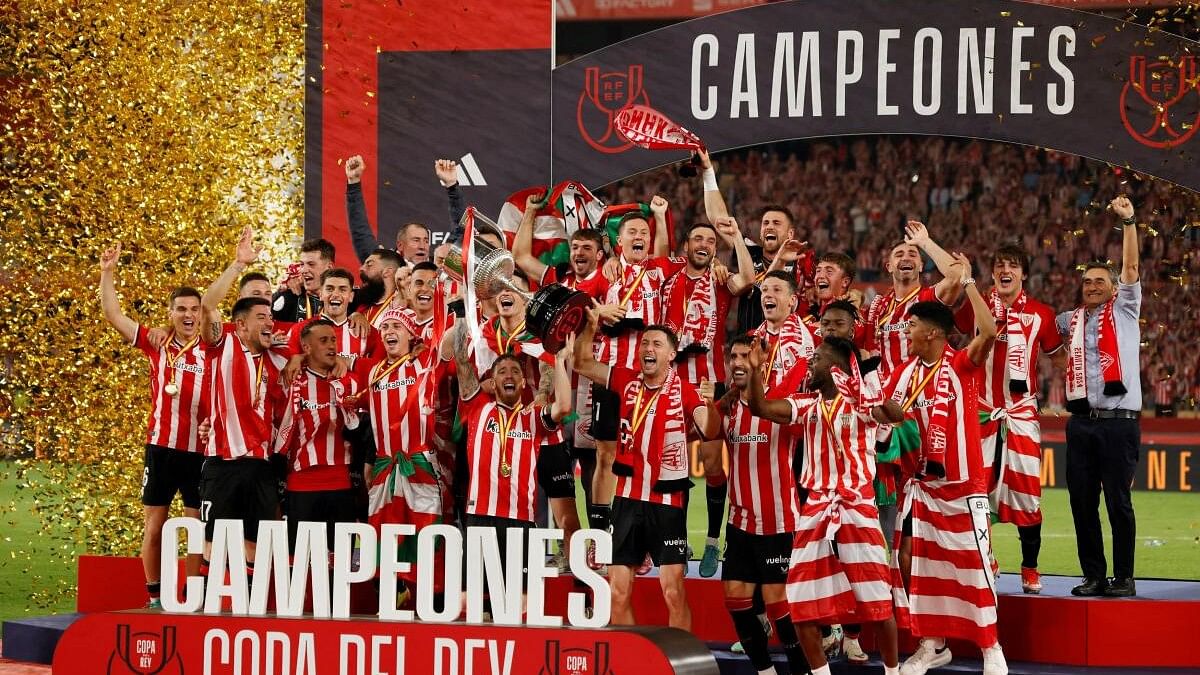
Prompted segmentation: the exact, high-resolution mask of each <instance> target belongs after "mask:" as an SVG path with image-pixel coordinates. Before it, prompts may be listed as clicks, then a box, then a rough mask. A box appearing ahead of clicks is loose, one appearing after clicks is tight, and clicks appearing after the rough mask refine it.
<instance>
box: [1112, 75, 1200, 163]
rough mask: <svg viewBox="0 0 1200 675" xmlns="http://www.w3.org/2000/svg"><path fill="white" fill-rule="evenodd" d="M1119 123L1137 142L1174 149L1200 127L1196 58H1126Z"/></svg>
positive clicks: (1199, 76)
mask: <svg viewBox="0 0 1200 675" xmlns="http://www.w3.org/2000/svg"><path fill="white" fill-rule="evenodd" d="M1121 122H1122V123H1123V124H1124V125H1125V130H1126V131H1128V132H1129V135H1130V136H1132V137H1133V139H1134V140H1136V141H1137V142H1138V143H1141V144H1142V145H1145V146H1148V147H1151V148H1173V147H1175V146H1177V145H1180V144H1182V143H1185V142H1187V141H1188V140H1189V139H1191V137H1192V136H1194V135H1195V134H1196V130H1197V129H1200V75H1197V73H1196V57H1195V56H1184V57H1178V58H1171V59H1160V60H1158V61H1154V62H1147V60H1146V57H1144V56H1132V57H1130V59H1129V80H1127V81H1126V82H1125V87H1124V88H1123V89H1122V90H1121Z"/></svg>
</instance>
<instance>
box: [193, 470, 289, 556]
mask: <svg viewBox="0 0 1200 675" xmlns="http://www.w3.org/2000/svg"><path fill="white" fill-rule="evenodd" d="M200 499H201V502H200V520H203V521H204V539H205V541H212V537H213V530H214V529H215V527H216V521H218V520H222V519H230V520H240V521H242V528H243V530H242V532H243V534H244V535H245V537H246V540H247V541H254V540H255V539H257V538H258V522H259V521H260V520H274V519H275V518H277V517H278V511H279V491H278V481H277V479H276V475H275V469H274V468H273V467H272V466H271V463H270V462H268V461H266V460H263V459H250V458H242V459H220V458H219V457H209V458H208V459H207V460H205V462H204V467H203V468H202V469H201V470H200Z"/></svg>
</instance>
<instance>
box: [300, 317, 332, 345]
mask: <svg viewBox="0 0 1200 675" xmlns="http://www.w3.org/2000/svg"><path fill="white" fill-rule="evenodd" d="M317 326H329V327H330V328H337V326H335V325H334V324H333V322H332V321H330V320H329V319H313V320H312V321H309V322H308V323H306V324H304V327H303V328H301V329H300V339H301V340H307V339H308V336H309V335H311V334H312V332H313V329H315V328H316V327H317Z"/></svg>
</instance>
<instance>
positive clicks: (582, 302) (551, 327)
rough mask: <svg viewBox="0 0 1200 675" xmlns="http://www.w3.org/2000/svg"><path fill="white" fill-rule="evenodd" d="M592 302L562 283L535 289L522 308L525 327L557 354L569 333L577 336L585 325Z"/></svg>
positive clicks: (582, 293)
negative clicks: (527, 302) (536, 290)
mask: <svg viewBox="0 0 1200 675" xmlns="http://www.w3.org/2000/svg"><path fill="white" fill-rule="evenodd" d="M591 305H592V299H591V297H590V296H588V294H587V293H584V292H582V291H573V290H571V289H569V288H567V287H566V286H563V285H562V284H550V285H549V286H544V287H542V288H540V289H538V292H537V293H534V294H533V297H532V298H530V299H529V305H528V307H527V308H526V309H525V325H526V326H527V327H528V328H529V332H531V333H533V334H534V335H536V336H537V337H538V339H540V340H541V341H542V346H543V347H545V349H546V351H548V352H550V353H551V354H555V353H557V352H558V351H559V350H560V349H562V348H563V345H565V344H566V342H567V337H568V336H569V335H571V334H572V333H575V334H576V335H578V334H579V333H580V331H582V330H583V327H584V326H585V325H587V316H588V315H587V312H588V308H589V307H591Z"/></svg>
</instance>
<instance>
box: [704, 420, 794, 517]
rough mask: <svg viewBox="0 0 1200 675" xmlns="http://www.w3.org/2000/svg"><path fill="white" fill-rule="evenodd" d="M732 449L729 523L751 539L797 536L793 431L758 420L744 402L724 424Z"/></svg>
mask: <svg viewBox="0 0 1200 675" xmlns="http://www.w3.org/2000/svg"><path fill="white" fill-rule="evenodd" d="M722 425H723V428H724V429H725V440H726V442H727V443H728V448H729V524H730V525H732V526H734V527H736V528H738V529H739V530H742V531H743V532H748V533H750V534H782V533H784V532H795V531H796V528H797V526H798V525H799V521H800V502H799V499H798V498H797V496H796V479H795V473H794V472H793V470H792V456H793V455H794V454H795V452H796V441H797V440H798V435H797V434H796V433H795V430H794V429H793V428H792V427H789V426H787V425H781V424H775V423H774V422H772V421H770V420H767V419H763V418H761V417H755V416H754V415H752V414H751V413H750V406H749V405H747V404H746V403H744V402H742V400H741V399H738V400H736V401H734V403H733V406H732V408H730V410H729V414H728V415H726V416H725V418H724V419H723V420H722Z"/></svg>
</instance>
